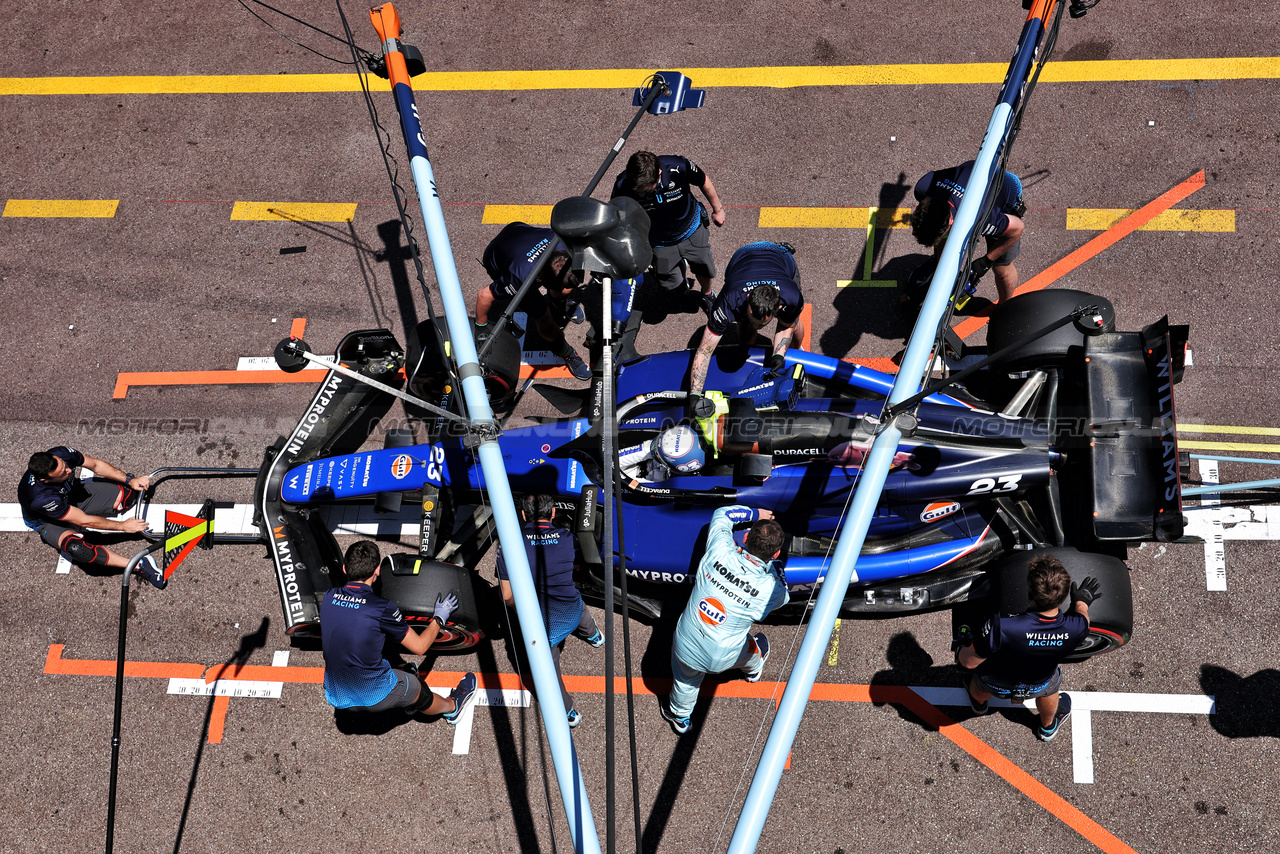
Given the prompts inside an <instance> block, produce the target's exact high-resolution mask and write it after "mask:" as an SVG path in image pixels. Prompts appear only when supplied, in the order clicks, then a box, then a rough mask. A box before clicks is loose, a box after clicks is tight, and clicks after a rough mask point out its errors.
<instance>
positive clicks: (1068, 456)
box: [255, 290, 1187, 660]
mask: <svg viewBox="0 0 1280 854" xmlns="http://www.w3.org/2000/svg"><path fill="white" fill-rule="evenodd" d="M1059 319H1062V320H1063V321H1065V322H1060V323H1058V324H1057V326H1056V328H1054V329H1052V330H1051V331H1049V332H1048V333H1047V334H1044V333H1045V327H1047V326H1048V325H1051V324H1052V323H1053V322H1054V321H1055V320H1059ZM1114 327H1115V320H1114V311H1113V309H1112V306H1111V304H1110V303H1109V302H1108V301H1107V300H1106V299H1104V298H1101V297H1097V296H1093V295H1090V294H1087V293H1082V292H1078V291H1070V290H1051V291H1041V292H1037V293H1031V294H1027V295H1023V296H1019V297H1017V298H1016V299H1013V300H1011V301H1009V302H1008V303H1007V304H1004V305H1001V306H998V307H997V309H996V310H995V311H994V313H993V315H992V317H991V321H990V326H989V330H988V350H989V351H990V352H991V353H992V354H995V353H997V351H1003V353H1002V355H1001V356H999V357H997V358H994V359H989V361H990V363H989V364H980V365H978V366H976V369H972V370H970V371H967V372H965V376H964V377H963V381H962V383H958V384H953V385H950V386H947V387H945V388H941V389H940V390H938V391H935V392H933V393H931V394H928V395H927V396H925V397H923V399H922V400H920V402H919V403H918V405H914V406H912V407H911V408H910V410H909V411H906V412H904V413H902V414H898V415H897V416H896V417H898V418H899V421H898V422H897V423H898V424H899V425H900V426H901V425H903V424H905V425H907V429H906V430H904V433H905V436H906V438H904V440H903V441H902V442H901V444H900V446H899V448H898V453H897V455H896V456H895V459H894V467H893V470H892V471H891V473H890V475H889V478H888V481H887V483H886V485H885V489H884V492H883V495H882V496H881V498H880V501H879V507H878V510H877V513H876V516H875V519H874V521H873V523H872V526H871V529H870V534H869V536H868V538H867V541H866V545H865V548H864V550H863V553H862V556H861V557H860V559H859V561H858V564H857V568H856V576H855V578H854V580H853V582H852V584H851V585H850V587H849V589H848V591H847V593H846V594H845V599H844V609H845V611H846V612H847V613H849V614H852V615H890V614H899V613H907V612H913V611H920V610H927V609H939V608H944V607H954V606H966V607H968V606H972V607H978V606H979V605H980V606H982V607H987V608H994V607H999V608H1001V609H1002V610H1006V611H1021V610H1023V609H1025V607H1026V604H1027V600H1026V592H1025V566H1026V562H1027V559H1028V557H1029V556H1030V553H1031V552H1034V551H1037V550H1049V551H1051V552H1052V553H1054V554H1057V555H1059V556H1060V557H1061V558H1062V559H1063V562H1064V564H1065V565H1066V566H1067V568H1068V570H1069V571H1070V572H1071V574H1072V576H1073V578H1074V579H1077V580H1078V579H1080V578H1083V577H1084V576H1086V575H1092V576H1094V577H1095V578H1098V579H1099V581H1100V582H1101V584H1102V592H1103V596H1102V597H1101V598H1100V599H1099V600H1098V602H1097V604H1096V606H1095V607H1094V608H1092V609H1091V612H1090V613H1091V617H1092V619H1093V624H1092V629H1091V635H1090V637H1089V639H1088V641H1087V642H1086V643H1085V644H1084V645H1082V646H1081V647H1080V648H1079V649H1078V650H1077V651H1076V653H1075V654H1074V656H1073V657H1074V658H1075V659H1077V660H1079V659H1083V658H1087V657H1088V656H1090V655H1093V654H1096V653H1098V652H1103V651H1107V650H1110V649H1114V648H1116V647H1119V646H1120V645H1122V644H1124V643H1125V642H1127V640H1128V639H1129V637H1130V635H1131V632H1132V629H1133V608H1132V599H1131V594H1130V590H1131V588H1130V584H1129V577H1128V569H1127V567H1126V566H1125V564H1124V562H1123V558H1124V555H1125V547H1126V545H1127V544H1129V543H1140V542H1146V541H1162V542H1163V541H1172V540H1176V539H1178V538H1179V537H1180V536H1181V535H1182V529H1183V526H1184V519H1183V516H1182V512H1181V510H1182V507H1181V493H1180V480H1181V477H1180V475H1181V474H1182V471H1183V469H1184V468H1185V466H1186V461H1185V460H1184V459H1183V458H1182V457H1180V455H1179V452H1178V448H1177V441H1176V433H1175V423H1174V409H1173V385H1174V384H1175V383H1176V382H1178V381H1179V380H1180V379H1181V376H1182V370H1183V353H1184V349H1185V344H1186V334H1187V333H1186V328H1185V327H1178V326H1170V325H1169V324H1168V322H1167V320H1166V319H1162V320H1159V321H1157V322H1155V323H1153V324H1151V325H1150V326H1147V327H1145V328H1143V329H1142V330H1140V331H1134V332H1118V331H1115V328H1114ZM443 330H444V327H443V326H442V325H441V324H439V323H436V324H431V323H429V322H428V323H424V324H423V325H422V326H420V327H419V328H418V329H417V330H415V331H414V334H413V335H412V336H411V340H410V341H409V342H408V344H409V346H408V348H407V350H406V348H402V347H401V346H400V344H399V343H398V342H397V341H396V340H395V338H394V336H393V335H392V334H391V333H389V332H387V331H386V330H372V331H362V332H355V333H352V334H350V335H348V336H347V337H346V338H345V339H344V340H343V342H342V343H341V344H340V345H339V347H338V348H337V351H336V354H335V359H336V361H338V362H340V363H341V364H343V365H346V366H347V367H348V368H350V369H352V370H353V371H356V372H358V373H359V374H361V375H362V376H365V377H368V378H371V379H375V380H378V381H380V382H382V383H385V384H387V385H389V386H391V387H393V388H396V389H399V388H402V387H403V386H404V385H405V384H406V380H405V373H406V372H405V370H404V368H405V365H406V364H408V365H409V366H410V367H409V369H408V371H407V373H408V376H409V379H408V380H407V385H408V388H409V391H410V392H412V393H413V394H414V395H417V396H418V397H420V398H421V399H423V400H427V401H437V402H439V401H442V400H445V401H447V400H448V399H449V395H448V390H449V388H450V387H451V384H452V380H453V378H452V377H451V375H450V366H449V365H448V363H447V361H446V360H445V358H444V356H443V353H444V352H448V348H447V347H442V346H439V345H441V344H447V342H445V341H443V340H442V339H443V338H444V337H446V335H447V333H446V332H444V331H443ZM492 353H493V354H495V355H493V356H492V357H491V358H490V359H489V361H488V364H487V365H486V371H487V373H488V376H487V382H488V384H489V387H490V389H491V392H492V396H493V398H494V400H495V402H500V401H501V400H503V399H504V397H506V396H509V395H508V393H509V391H510V389H511V388H513V387H514V384H515V379H516V377H517V376H518V353H519V348H518V347H516V346H514V345H511V346H508V345H507V344H505V343H504V344H502V345H501V346H497V347H494V348H493V349H492ZM766 355H767V354H766V352H765V351H763V350H761V349H758V348H751V347H745V346H736V347H721V348H720V349H718V350H717V351H716V353H715V356H714V359H713V362H712V365H711V369H710V371H709V373H708V377H707V385H706V388H707V389H708V390H711V393H709V396H710V397H712V398H713V399H714V401H715V406H716V410H715V414H714V415H713V416H711V417H708V418H702V419H698V420H696V421H691V420H688V419H687V418H686V416H685V397H686V393H685V392H684V391H681V388H682V387H687V377H688V372H689V363H690V358H691V351H688V350H681V351H677V352H669V353H659V354H655V355H651V356H645V357H641V358H638V359H635V360H632V361H629V362H626V363H625V364H623V365H622V366H621V367H620V368H619V370H618V375H617V387H618V396H617V399H618V401H619V403H618V406H617V410H616V416H617V425H618V441H617V447H619V448H620V451H619V453H618V458H617V460H616V465H617V466H618V467H619V470H620V472H621V485H620V490H619V492H618V494H617V512H616V518H615V519H614V520H613V522H612V524H614V526H615V536H614V540H613V542H614V543H615V544H617V546H616V548H615V554H613V555H608V556H603V558H602V556H601V554H600V550H599V543H600V536H599V535H600V532H601V529H602V527H603V525H604V524H605V520H603V519H602V518H601V515H600V513H599V510H598V501H597V490H598V488H599V486H600V484H601V482H602V473H603V472H605V471H607V470H608V468H607V467H606V466H605V465H604V464H603V462H604V461H603V460H602V459H601V456H600V454H601V452H600V441H599V437H600V432H601V429H600V425H599V424H597V423H595V422H593V420H592V419H591V418H588V417H585V416H583V415H578V414H572V415H567V416H565V417H562V418H547V419H543V420H542V423H535V424H533V425H532V426H526V427H520V428H518V429H506V430H504V432H503V433H502V435H501V438H500V444H501V447H502V451H503V456H504V458H505V463H506V469H507V476H508V478H509V479H510V484H511V488H512V490H513V491H514V492H516V493H525V492H530V493H531V492H537V493H550V494H553V495H555V496H556V497H557V500H558V501H559V502H560V503H561V506H563V507H565V508H567V509H572V510H573V511H574V513H572V514H568V515H571V516H572V517H573V518H574V520H575V526H576V529H577V532H578V535H579V542H580V543H581V545H582V547H583V555H584V562H585V564H586V567H585V573H584V576H583V579H582V585H583V587H584V592H585V593H587V594H592V593H595V594H597V595H599V594H600V592H601V591H603V589H604V585H603V577H604V576H603V568H602V567H603V565H605V564H606V563H613V564H614V565H615V566H621V565H625V569H626V572H627V573H628V574H629V577H630V578H631V579H632V583H631V584H630V585H629V587H630V588H631V591H632V592H631V604H632V606H633V607H637V608H638V609H639V610H640V611H641V612H645V613H650V614H656V613H657V611H658V609H659V607H660V602H661V601H662V599H663V598H664V591H672V589H673V588H675V589H680V588H682V587H687V585H688V584H689V583H691V580H690V575H691V574H692V573H693V572H694V571H695V570H696V567H697V564H698V560H699V556H700V555H701V553H702V551H703V546H704V543H705V538H706V534H707V526H708V523H709V521H710V516H711V513H712V511H713V510H714V509H715V508H716V507H719V506H723V505H726V504H734V503H737V504H746V505H750V506H753V507H761V508H767V509H770V510H772V511H773V512H774V514H775V515H776V517H777V519H778V521H779V522H780V523H781V524H782V526H783V528H784V530H785V532H786V534H787V536H788V539H787V542H786V544H785V547H784V554H783V558H784V561H785V564H784V568H785V574H786V579H787V583H788V585H789V586H790V588H791V601H792V605H791V606H789V607H790V608H792V610H793V612H795V611H796V610H798V609H803V608H804V607H805V605H806V603H807V602H808V601H810V600H811V599H812V593H813V591H814V590H815V588H816V587H817V586H818V585H819V584H821V582H822V577H823V574H824V572H825V570H826V568H827V567H828V565H829V560H830V556H831V554H832V553H833V551H834V543H835V538H836V537H837V536H838V534H839V531H840V527H841V524H842V522H843V520H844V517H845V513H846V511H847V509H848V506H849V501H850V497H851V495H852V494H853V492H854V491H855V490H856V489H857V488H858V482H859V474H860V468H859V464H860V462H861V460H862V458H863V455H864V453H865V451H866V450H867V449H868V448H869V447H870V443H871V441H872V439H873V438H874V435H875V431H876V429H877V425H878V424H879V423H881V420H880V419H881V416H882V410H883V409H884V404H885V395H886V394H887V393H888V391H889V388H890V385H891V383H892V377H891V376H889V375H887V374H884V373H881V372H878V371H874V370H870V369H868V368H865V367H862V366H858V365H855V364H852V363H850V362H845V361H841V360H839V359H834V358H830V357H826V356H822V355H818V354H814V353H807V352H803V351H795V350H793V351H789V352H788V353H787V364H786V367H785V369H783V371H782V372H781V373H778V374H776V375H775V374H770V373H768V372H766V370H765V368H764V363H765V356H766ZM513 360H515V361H513ZM597 382H598V380H597ZM452 387H456V384H452ZM589 401H590V396H588V400H587V401H585V402H584V406H583V410H584V411H586V410H589V409H590V406H589ZM392 402H393V399H392V396H391V395H390V394H389V393H388V392H387V391H383V390H380V389H378V388H374V387H370V386H368V385H364V384H361V383H359V382H357V381H355V380H354V379H353V378H351V377H349V376H346V375H343V374H340V373H337V372H334V371H330V373H329V375H328V376H327V378H326V380H325V381H324V382H323V383H322V384H321V386H320V389H319V391H318V392H317V393H316V395H315V397H314V399H313V400H312V402H311V405H310V406H309V407H308V409H307V411H306V413H305V414H304V416H303V418H302V419H301V421H300V422H299V424H298V426H297V428H296V429H295V430H294V431H293V433H292V434H291V435H290V436H289V437H287V438H285V437H282V438H281V440H280V441H279V442H277V444H276V445H275V446H274V447H273V448H271V449H269V451H268V453H267V456H266V458H265V460H264V462H263V465H262V469H261V471H260V472H259V475H258V483H257V487H256V496H255V502H256V505H257V512H258V516H259V525H260V530H263V531H270V532H271V534H270V536H269V538H268V539H269V541H270V542H271V547H270V552H271V556H272V558H273V560H274V563H275V568H276V573H277V577H278V580H279V584H280V595H281V599H282V603H283V605H284V611H285V617H286V626H287V629H288V630H289V631H290V632H291V633H292V632H299V631H301V632H302V633H304V634H305V633H310V632H314V631H315V630H316V629H317V628H318V619H319V616H318V615H319V601H320V598H321V596H322V595H323V593H324V591H325V590H326V589H328V588H329V587H330V586H331V585H333V584H336V583H339V582H340V581H341V580H342V579H341V554H340V551H339V549H338V546H337V544H336V543H335V542H334V539H333V536H332V534H330V533H329V531H328V529H327V528H326V527H325V525H324V524H323V523H322V522H321V521H320V517H319V515H318V514H317V513H316V512H315V511H316V510H317V507H318V505H323V504H327V503H332V502H346V501H360V500H363V501H368V500H370V499H378V498H379V496H381V497H383V498H385V497H386V496H389V495H390V496H394V497H395V499H396V501H397V502H398V501H399V499H400V497H401V496H403V495H408V496H410V497H412V498H413V499H414V500H418V501H420V502H421V505H422V507H423V516H422V535H423V536H422V540H423V542H422V548H421V549H420V552H421V555H420V556H418V557H414V556H412V555H398V556H396V557H395V559H394V560H392V561H391V562H392V564H393V565H392V567H391V571H389V572H388V571H384V573H383V584H384V590H383V593H384V595H388V596H389V597H390V598H392V599H395V600H396V601H397V602H398V604H399V605H400V606H401V609H402V611H404V613H405V614H406V615H407V616H408V617H409V618H410V619H415V618H416V619H423V620H425V619H429V618H430V615H431V609H432V605H433V604H434V602H435V597H436V595H437V593H438V592H440V591H441V590H444V589H452V590H454V591H456V592H458V593H459V594H460V596H461V597H462V599H463V607H462V608H461V609H460V610H459V612H458V614H457V615H456V616H455V620H454V626H452V627H451V632H446V633H445V635H444V636H443V637H442V641H441V642H440V645H441V646H442V647H443V648H446V649H447V648H450V647H452V648H455V649H462V648H467V647H469V646H471V645H473V644H474V643H476V642H477V641H478V640H479V639H480V638H481V637H482V634H483V632H482V628H481V620H480V616H481V612H482V611H483V610H485V609H484V608H482V607H481V606H480V605H478V604H477V599H476V594H475V593H474V592H473V591H472V590H471V588H470V585H471V584H472V582H473V580H474V576H475V573H472V572H469V571H468V570H466V569H463V568H461V567H455V566H451V565H449V564H444V563H442V562H440V561H435V560H432V559H431V558H432V556H433V555H435V554H436V547H437V543H436V541H437V539H438V538H440V537H442V536H443V535H444V534H448V533H449V531H450V529H451V528H452V526H453V525H454V524H455V522H454V517H455V515H456V514H455V512H454V511H455V510H456V509H457V508H460V507H464V506H470V505H478V504H482V503H483V495H484V490H485V481H484V476H483V474H482V472H481V469H480V467H479V465H478V464H477V461H476V459H475V456H474V453H473V450H472V448H473V446H474V441H472V437H471V436H470V435H469V434H468V433H467V431H466V430H465V429H456V427H457V425H456V422H451V421H447V420H441V419H438V418H437V419H435V420H432V418H433V417H432V416H431V415H430V414H429V413H421V414H422V416H423V417H424V419H425V421H424V423H425V424H426V425H427V426H428V427H429V428H430V431H429V435H428V436H427V438H428V439H430V441H428V442H426V443H423V444H415V445H407V446H403V447H387V448H382V449H376V450H371V451H370V450H360V446H361V445H362V443H363V442H364V441H365V439H366V437H367V436H368V435H369V432H370V428H371V426H372V425H373V424H375V423H376V421H377V419H378V418H380V417H381V416H382V415H384V414H385V413H386V412H387V410H388V408H389V406H390V404H391V403H392ZM409 408H410V409H412V407H409ZM598 409H599V407H597V411H598ZM903 419H905V420H903ZM441 532H443V533H441ZM605 558H607V560H606V559H605ZM597 601H599V599H597Z"/></svg>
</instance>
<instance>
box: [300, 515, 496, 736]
mask: <svg viewBox="0 0 1280 854" xmlns="http://www.w3.org/2000/svg"><path fill="white" fill-rule="evenodd" d="M381 564H382V556H381V554H379V552H378V547H377V545H375V544H374V543H371V542H369V541H368V540H361V541H360V542H358V543H353V544H352V545H351V547H350V548H348V549H347V553H346V555H345V556H344V557H343V570H344V571H345V572H346V574H347V583H346V584H344V585H343V586H341V587H334V588H333V589H332V590H330V591H329V592H328V593H326V594H325V596H324V601H323V602H321V603H320V640H321V645H322V646H323V648H324V698H325V699H326V700H328V701H329V704H330V705H331V706H333V707H334V708H335V709H346V710H349V711H353V712H385V711H387V710H389V709H404V711H405V714H408V715H412V714H416V713H417V712H426V713H427V714H429V715H443V716H444V719H445V720H446V721H448V722H449V723H450V724H455V725H456V724H457V723H458V719H459V718H461V717H462V712H463V711H464V710H465V709H466V708H467V705H468V704H470V703H471V701H472V700H474V699H475V696H476V675H475V674H474V673H468V674H466V675H465V676H463V677H462V681H460V682H459V683H458V685H457V687H456V688H454V689H453V691H452V692H451V693H450V694H449V696H448V697H441V696H440V695H438V694H436V693H435V692H434V691H432V690H431V689H430V688H428V687H427V684H426V683H425V682H423V681H422V679H421V678H420V677H419V676H418V675H417V671H416V669H415V670H413V671H412V672H405V671H403V670H393V669H392V668H391V665H390V664H389V663H388V662H387V660H386V658H384V657H383V651H384V647H385V646H386V643H387V641H391V642H393V643H398V644H400V645H401V646H403V647H404V648H405V649H407V650H409V651H410V652H412V653H414V654H415V655H424V654H426V652H427V650H428V649H430V648H431V644H432V643H433V642H434V641H435V639H436V636H437V635H439V633H440V629H441V628H443V627H444V624H445V623H447V622H448V621H449V616H450V615H451V614H452V613H453V612H454V610H455V609H456V608H457V607H458V598H457V597H456V596H454V595H453V594H449V596H448V597H447V598H441V599H437V600H436V607H435V613H434V614H433V615H432V618H431V622H430V623H429V624H428V625H427V627H426V628H425V629H423V630H422V632H420V633H419V632H416V631H414V630H413V629H410V628H409V627H408V626H407V625H405V622H404V617H403V616H401V614H400V609H399V608H397V607H396V603H394V602H392V601H391V600H389V599H384V598H382V597H381V596H379V595H377V594H376V593H374V592H373V584H374V582H376V581H377V580H378V575H379V573H380V572H381V569H382V565H381Z"/></svg>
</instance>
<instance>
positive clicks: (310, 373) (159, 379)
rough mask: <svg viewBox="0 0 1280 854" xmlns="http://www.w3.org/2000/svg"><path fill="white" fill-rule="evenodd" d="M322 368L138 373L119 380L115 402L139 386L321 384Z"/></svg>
mask: <svg viewBox="0 0 1280 854" xmlns="http://www.w3.org/2000/svg"><path fill="white" fill-rule="evenodd" d="M327 373H328V371H326V370H325V369H323V368H311V369H307V370H303V371H298V372H297V373H296V374H286V373H285V372H284V371H137V372H131V373H130V372H121V373H120V374H118V375H117V376H116V387H115V391H113V392H112V393H111V397H112V398H113V399H115V400H119V399H121V398H123V397H124V396H125V395H126V394H128V392H129V389H130V388H131V387H132V386H140V385H261V384H264V383H318V382H320V381H321V380H323V379H324V376H325V374H327Z"/></svg>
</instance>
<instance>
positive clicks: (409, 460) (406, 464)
mask: <svg viewBox="0 0 1280 854" xmlns="http://www.w3.org/2000/svg"><path fill="white" fill-rule="evenodd" d="M412 468H413V457H411V456H409V455H408V454H400V455H399V456H397V457H396V458H395V459H394V460H392V461H391V475H392V476H393V477H394V478H395V479H396V480H404V479H405V476H406V475H408V474H409V471H410V470H411V469H412Z"/></svg>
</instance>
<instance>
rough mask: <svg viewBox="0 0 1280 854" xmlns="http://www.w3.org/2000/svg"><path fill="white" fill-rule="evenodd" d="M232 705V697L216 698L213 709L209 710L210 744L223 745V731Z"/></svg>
mask: <svg viewBox="0 0 1280 854" xmlns="http://www.w3.org/2000/svg"><path fill="white" fill-rule="evenodd" d="M230 705H231V698H230V697H214V698H213V708H212V709H210V710H209V739H208V741H209V743H210V744H222V731H223V730H224V729H225V728H226V724H227V708H228V707H229V706H230Z"/></svg>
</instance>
